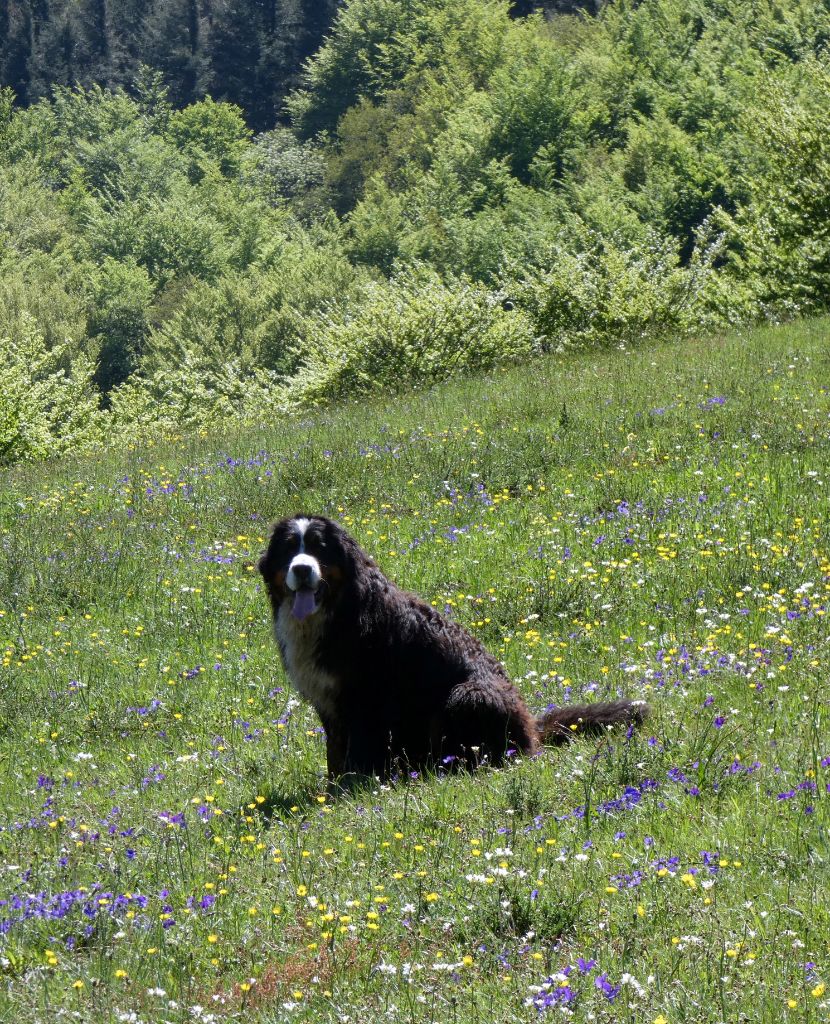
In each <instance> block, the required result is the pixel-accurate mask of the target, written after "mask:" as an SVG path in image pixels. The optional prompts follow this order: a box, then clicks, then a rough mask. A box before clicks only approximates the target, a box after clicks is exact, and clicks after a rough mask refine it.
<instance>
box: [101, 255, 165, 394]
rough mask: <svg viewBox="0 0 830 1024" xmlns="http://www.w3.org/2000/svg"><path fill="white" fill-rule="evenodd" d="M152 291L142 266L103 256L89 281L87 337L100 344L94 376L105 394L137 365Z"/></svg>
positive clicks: (145, 334)
mask: <svg viewBox="0 0 830 1024" xmlns="http://www.w3.org/2000/svg"><path fill="white" fill-rule="evenodd" d="M153 293H154V289H153V283H152V281H151V280H150V277H149V275H148V274H147V272H146V271H145V270H143V269H142V268H141V267H138V266H136V265H135V264H129V263H119V262H118V261H117V260H114V259H112V258H111V257H105V258H104V260H103V261H102V263H101V267H100V270H99V272H98V273H97V274H96V275H95V278H94V281H93V283H92V289H91V293H90V295H89V299H88V301H89V304H90V313H89V318H88V321H87V331H88V334H89V337H90V340H97V341H98V342H99V344H100V348H99V350H98V360H97V361H98V369H97V371H96V375H95V380H96V383H97V385H98V387H99V388H100V389H101V391H102V392H103V393H104V394H106V393H107V392H108V391H110V390H111V388H113V387H114V386H115V385H116V384H120V383H122V381H124V380H126V379H127V377H129V375H130V374H131V373H132V372H133V371H134V370H135V369H136V368H137V366H138V362H139V358H140V356H141V353H142V350H143V348H144V342H145V338H146V336H147V331H148V328H149V322H148V314H149V308H150V304H151V302H152V299H153Z"/></svg>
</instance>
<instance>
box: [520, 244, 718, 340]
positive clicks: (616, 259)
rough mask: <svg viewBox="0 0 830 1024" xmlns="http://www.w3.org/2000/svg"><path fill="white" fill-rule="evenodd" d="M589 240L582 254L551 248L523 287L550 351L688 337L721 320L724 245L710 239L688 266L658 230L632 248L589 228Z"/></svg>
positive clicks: (525, 303) (522, 297) (522, 293)
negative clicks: (712, 295) (710, 292)
mask: <svg viewBox="0 0 830 1024" xmlns="http://www.w3.org/2000/svg"><path fill="white" fill-rule="evenodd" d="M583 237H584V242H583V245H582V246H580V248H579V249H577V250H576V251H574V248H573V247H571V246H567V247H565V246H562V245H553V246H551V248H550V250H549V257H548V263H547V266H546V267H544V268H543V269H540V270H538V271H535V272H532V273H530V274H528V275H526V276H524V278H523V279H522V280H521V281H520V282H519V283H518V284H517V289H516V291H517V295H518V301H519V303H520V305H521V306H522V307H524V308H526V309H527V310H528V312H529V314H530V316H531V318H532V321H533V324H534V327H535V329H536V331H537V333H538V334H540V335H541V336H542V337H543V338H544V342H545V348H546V349H548V350H562V349H564V348H567V347H571V346H579V345H608V344H614V345H624V344H633V343H636V342H639V341H641V340H642V339H644V338H647V337H662V336H666V335H668V334H674V335H685V334H688V333H690V332H691V331H694V330H698V329H700V328H701V327H703V326H705V325H706V324H707V322H708V323H711V322H712V321H713V320H714V319H715V315H714V313H710V312H709V304H708V300H707V288H708V287H709V285H710V282H711V277H712V264H713V261H714V259H715V256H716V254H717V251H718V244H717V242H712V241H709V242H708V243H707V242H706V241H705V240H704V239H705V236H703V237H702V238H701V243H700V245H699V247H698V249H697V250H696V252H695V254H694V256H693V259H692V261H691V263H690V264H689V265H688V266H685V267H684V266H681V265H680V257H679V254H678V243H677V242H676V241H675V240H674V239H668V238H661V237H660V236H658V235H656V234H652V235H651V237H650V239H648V240H647V241H646V242H645V243H644V244H641V245H639V246H637V247H636V248H630V247H628V246H626V245H625V244H622V243H620V242H618V241H616V240H615V239H614V238H613V236H612V237H608V236H605V235H601V234H598V233H597V232H595V231H594V230H593V229H591V228H587V227H586V228H584V230H583Z"/></svg>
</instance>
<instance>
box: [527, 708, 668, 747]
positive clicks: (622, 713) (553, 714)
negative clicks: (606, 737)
mask: <svg viewBox="0 0 830 1024" xmlns="http://www.w3.org/2000/svg"><path fill="white" fill-rule="evenodd" d="M648 714H649V707H648V704H646V703H645V702H644V701H634V700H609V701H601V702H599V703H596V704H567V705H565V707H561V708H550V709H549V710H548V711H544V712H543V713H542V714H541V715H539V717H538V718H537V719H536V727H537V729H538V730H539V739H540V741H541V742H542V743H550V744H560V743H567V742H568V740H571V739H573V738H574V737H576V736H583V735H585V734H586V733H587V734H591V735H596V734H597V733H605V732H607V730H608V729H610V728H611V726H613V725H627V726H628V727H629V728H630V729H633V728H634V727H636V726H638V725H640V723H641V722H643V721H644V720H645V719H646V718H647V717H648Z"/></svg>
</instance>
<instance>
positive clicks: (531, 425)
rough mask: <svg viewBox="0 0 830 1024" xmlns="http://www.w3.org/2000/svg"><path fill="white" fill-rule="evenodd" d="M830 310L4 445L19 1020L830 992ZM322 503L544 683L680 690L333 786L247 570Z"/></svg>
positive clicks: (724, 1001) (751, 1004) (14, 994)
mask: <svg viewBox="0 0 830 1024" xmlns="http://www.w3.org/2000/svg"><path fill="white" fill-rule="evenodd" d="M828 339H830V321H828V320H816V321H811V322H803V323H796V324H791V325H788V326H783V327H778V328H767V329H763V330H757V331H752V332H746V333H744V334H743V335H741V336H737V335H735V336H728V337H722V338H716V339H713V340H699V341H693V342H691V343H689V342H685V343H684V344H683V345H682V346H681V345H665V346H660V347H649V348H647V349H646V348H643V349H640V350H636V351H633V352H626V351H614V352H604V353H601V354H597V353H590V354H581V355H577V354H574V355H565V356H559V357H550V358H547V359H544V360H539V361H536V362H534V363H532V364H529V365H526V366H524V367H522V368H518V369H511V370H499V371H496V372H494V373H492V374H491V375H489V376H487V377H486V378H481V379H475V380H467V381H462V382H456V383H453V384H450V385H447V386H442V387H440V388H436V389H434V390H430V391H424V392H421V393H415V394H407V395H406V396H403V397H400V398H396V399H387V400H378V401H375V402H373V403H364V404H361V405H352V406H347V407H340V408H337V409H334V410H332V411H324V412H320V413H318V414H314V415H309V417H308V418H307V419H306V420H301V421H300V420H298V421H283V422H271V423H264V424H262V425H261V426H257V427H253V426H252V427H246V428H241V427H238V426H235V427H232V428H229V429H227V430H223V429H221V426H220V425H219V424H217V426H216V429H215V431H213V432H211V433H205V434H202V435H201V436H192V437H182V438H180V439H173V440H170V441H167V442H165V443H164V444H159V445H157V446H148V447H143V448H140V449H139V448H137V449H134V450H131V451H126V452H110V453H107V454H105V455H100V456H98V457H92V458H89V459H74V460H69V459H67V460H65V461H55V462H52V463H47V464H44V465H41V466H37V467H34V468H26V467H18V468H17V469H15V470H10V471H8V472H6V473H5V474H4V475H3V476H2V478H1V479H2V483H0V665H1V667H0V764H2V774H0V799H1V800H2V808H3V809H2V818H0V866H1V867H2V873H0V975H2V986H0V1019H4V1020H5V1019H10V1020H12V1019H13V1020H14V1021H15V1022H17V1024H31V1022H35V1021H47V1020H48V1021H52V1020H64V1019H65V1020H81V1021H85V1022H99V1021H134V1022H139V1021H140V1022H146V1024H157V1022H162V1021H172V1022H178V1021H211V1020H213V1021H225V1020H245V1021H251V1022H270V1021H283V1020H286V1021H289V1020H290V1021H332V1022H338V1021H342V1022H346V1021H351V1022H367V1024H368V1022H370V1021H386V1020H388V1021H395V1022H397V1021H413V1022H415V1021H417V1022H427V1021H440V1022H442V1024H450V1022H456V1021H458V1022H472V1021H478V1022H482V1024H492V1022H508V1021H517V1020H519V1021H521V1020H529V1021H536V1020H540V1021H545V1020H555V1019H560V1018H563V1017H564V1018H569V1019H572V1020H575V1021H608V1022H610V1021H626V1022H628V1021H631V1022H635V1021H636V1022H649V1024H650V1022H655V1024H679V1022H695V1024H697V1022H709V1021H713V1022H714V1021H724V1022H735V1021H752V1022H755V1021H769V1022H773V1021H775V1022H778V1021H798V1022H812V1021H815V1022H819V1021H823V1020H826V1019H827V1018H828V1014H830V988H827V987H826V985H828V984H830V900H828V880H829V879H830V865H828V861H830V830H829V827H830V815H829V814H828V809H829V808H830V795H829V794H828V790H830V721H828V692H829V691H828V681H827V680H828V663H830V649H828V627H827V618H828V616H827V614H826V610H827V606H828V602H829V601H830V516H828V511H830V510H829V509H828V496H830V479H828V472H830V459H828V454H829V453H830V418H829V417H830V355H829V354H828V353H830V346H828ZM297 511H308V512H322V513H325V514H329V515H332V516H334V517H337V518H339V519H341V520H342V521H343V522H344V523H345V524H346V525H347V527H348V528H349V529H350V530H351V531H352V532H353V533H354V534H355V535H356V536H357V538H358V539H359V541H360V542H361V543H362V544H363V545H364V546H365V547H366V548H367V549H368V550H369V551H370V552H371V553H372V554H373V555H374V556H375V557H376V559H377V561H378V562H379V563H380V565H381V566H382V568H383V569H384V570H385V571H386V572H387V573H388V574H389V575H390V576H392V577H393V578H394V579H395V580H396V581H398V582H399V583H400V584H401V585H403V586H405V587H407V588H409V589H412V590H414V591H417V592H418V593H419V594H421V595H422V596H424V597H426V598H427V599H429V600H431V601H433V602H434V603H435V604H436V605H437V606H438V607H440V608H442V609H445V610H446V612H447V614H449V615H451V616H453V617H455V618H456V619H458V620H459V621H461V622H463V623H464V624H465V625H466V626H467V627H468V628H469V629H471V630H472V631H474V632H475V633H476V634H477V635H478V636H480V637H481V638H482V640H483V641H484V642H485V643H486V644H487V646H488V647H489V649H490V650H491V651H493V652H494V653H495V654H497V655H498V657H500V658H501V659H503V660H504V662H505V663H506V664H507V666H508V668H509V670H510V672H511V674H512V675H513V677H514V678H515V679H516V680H517V682H518V685H519V686H520V687H521V689H522V691H523V692H524V694H525V696H526V698H527V700H528V702H529V704H530V705H531V707H533V708H534V709H541V708H544V707H545V706H546V705H548V704H558V703H563V702H567V701H569V700H577V699H579V700H581V699H583V698H587V699H601V698H603V697H606V696H611V695H616V694H626V695H630V696H632V697H636V698H644V699H646V700H648V702H649V703H650V704H651V705H652V708H653V715H652V717H651V719H650V720H649V721H648V722H647V724H646V726H645V728H644V730H643V731H642V732H641V733H640V734H639V735H637V736H634V737H633V738H631V739H628V740H627V739H626V738H625V735H624V734H623V733H618V734H613V735H610V736H609V737H608V738H605V739H602V740H592V739H591V740H589V739H581V740H580V739H577V740H576V741H575V742H574V743H573V744H571V745H570V746H569V748H568V749H564V750H562V749H557V750H549V751H545V752H544V753H543V754H542V755H541V756H539V757H538V758H536V759H533V760H524V761H521V760H519V761H516V762H515V763H512V764H510V765H509V766H508V767H507V768H505V769H504V770H500V771H486V770H485V771H482V772H479V773H478V774H476V775H474V776H452V775H449V776H442V775H440V774H439V775H438V776H435V777H430V778H403V779H399V780H397V781H394V782H392V783H391V784H389V785H377V786H375V787H374V788H373V787H371V786H367V788H365V789H363V790H358V791H356V792H353V793H350V794H349V795H347V796H342V797H337V798H335V797H333V796H332V795H331V794H329V793H327V791H326V784H325V779H324V773H323V769H324V760H325V755H324V742H323V737H322V735H321V730H320V727H319V723H318V722H317V720H316V718H315V716H314V714H313V712H311V711H310V710H309V709H308V708H307V707H305V706H304V705H302V704H300V703H299V702H298V700H297V699H296V697H295V696H294V695H293V694H292V692H291V690H290V688H289V686H288V684H287V681H286V679H285V677H284V675H283V673H282V670H281V668H280V666H279V663H278V656H277V651H276V648H275V646H274V644H273V641H272V639H271V636H270V630H269V616H268V610H267V607H266V600H265V596H264V594H263V592H262V589H261V587H260V585H259V578H258V574H257V573H256V571H255V562H256V559H257V557H258V554H259V553H260V551H261V549H262V547H263V545H264V542H265V539H266V536H267V532H268V527H269V523H270V522H271V521H273V520H274V519H275V518H277V517H279V516H281V515H283V514H286V513H293V512H297ZM390 685H394V680H390Z"/></svg>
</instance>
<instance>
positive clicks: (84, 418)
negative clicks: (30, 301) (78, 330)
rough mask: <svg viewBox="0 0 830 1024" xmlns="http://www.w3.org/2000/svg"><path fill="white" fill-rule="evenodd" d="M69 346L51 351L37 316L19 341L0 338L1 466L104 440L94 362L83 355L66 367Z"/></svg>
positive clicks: (72, 449)
mask: <svg viewBox="0 0 830 1024" xmlns="http://www.w3.org/2000/svg"><path fill="white" fill-rule="evenodd" d="M67 345H68V343H67ZM65 347H66V346H61V345H59V346H55V347H54V348H52V349H47V347H46V344H45V342H44V340H43V335H42V334H41V333H40V332H39V331H38V330H37V329H36V327H35V324H34V320H33V319H32V318H29V323H28V329H27V330H25V331H23V332H22V333H21V334H20V335H19V336H18V337H16V338H0V360H1V361H2V364H3V388H2V391H0V465H10V464H12V463H15V462H24V461H28V460H33V459H44V458H46V457H47V456H49V455H60V454H62V453H64V452H70V451H77V450H78V449H80V448H83V447H85V446H87V445H89V444H91V443H93V442H94V441H96V440H98V439H99V437H100V433H101V420H100V414H99V412H98V398H97V392H96V390H95V386H94V384H93V380H92V377H93V372H94V367H93V364H92V363H91V362H90V360H89V359H87V358H85V357H84V356H78V357H76V358H75V360H74V361H73V362H72V364H71V366H70V369H69V371H68V372H67V371H66V370H64V369H62V368H61V360H62V358H63V356H64V348H65Z"/></svg>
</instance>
